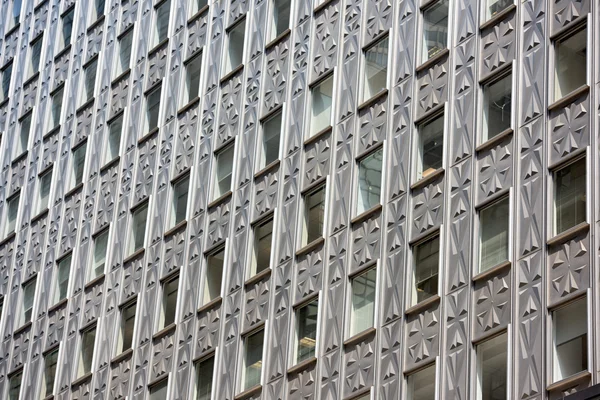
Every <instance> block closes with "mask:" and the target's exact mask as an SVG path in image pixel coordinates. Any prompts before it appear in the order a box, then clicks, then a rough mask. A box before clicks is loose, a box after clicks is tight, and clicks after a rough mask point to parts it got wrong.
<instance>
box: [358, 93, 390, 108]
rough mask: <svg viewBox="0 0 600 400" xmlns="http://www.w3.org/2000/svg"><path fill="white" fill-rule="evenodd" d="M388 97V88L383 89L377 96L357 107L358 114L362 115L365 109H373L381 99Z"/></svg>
mask: <svg viewBox="0 0 600 400" xmlns="http://www.w3.org/2000/svg"><path fill="white" fill-rule="evenodd" d="M387 95H388V90H387V88H383V89H381V90H380V91H379V92H377V93H376V94H375V95H373V96H371V97H370V98H368V99H367V100H365V101H363V102H362V103H361V104H359V105H358V107H356V112H357V113H360V112H361V111H363V110H364V109H366V108H369V107H371V106H372V105H374V104H376V103H377V102H378V101H380V100H381V99H383V98H385V97H387Z"/></svg>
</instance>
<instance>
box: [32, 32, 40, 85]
mask: <svg viewBox="0 0 600 400" xmlns="http://www.w3.org/2000/svg"><path fill="white" fill-rule="evenodd" d="M41 55H42V37H41V36H40V38H39V39H37V40H36V41H35V42H33V43H32V44H31V71H30V72H31V74H30V76H31V75H33V74H35V73H36V72H38V71H39V70H40V58H41Z"/></svg>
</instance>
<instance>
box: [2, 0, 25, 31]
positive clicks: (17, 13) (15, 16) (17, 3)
mask: <svg viewBox="0 0 600 400" xmlns="http://www.w3.org/2000/svg"><path fill="white" fill-rule="evenodd" d="M22 2H23V1H22V0H13V2H12V15H11V17H10V19H9V20H8V27H7V28H6V31H5V32H8V31H9V30H10V29H12V28H14V27H15V26H17V25H18V24H19V20H20V19H21V3H22Z"/></svg>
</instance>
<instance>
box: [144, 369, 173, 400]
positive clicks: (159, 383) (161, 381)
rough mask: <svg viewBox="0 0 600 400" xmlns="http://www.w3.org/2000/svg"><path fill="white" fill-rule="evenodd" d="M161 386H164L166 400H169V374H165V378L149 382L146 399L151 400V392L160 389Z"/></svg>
mask: <svg viewBox="0 0 600 400" xmlns="http://www.w3.org/2000/svg"><path fill="white" fill-rule="evenodd" d="M162 385H165V390H166V395H167V399H169V393H170V389H171V382H170V379H169V374H167V376H166V377H164V378H162V379H159V380H157V381H155V382H150V384H149V385H148V397H147V398H148V399H150V400H152V391H153V390H156V389H157V388H160V387H162Z"/></svg>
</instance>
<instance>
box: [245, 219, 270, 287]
mask: <svg viewBox="0 0 600 400" xmlns="http://www.w3.org/2000/svg"><path fill="white" fill-rule="evenodd" d="M272 241H273V219H272V218H269V219H268V220H266V221H263V222H260V223H258V224H256V225H255V226H254V249H253V253H252V264H251V270H250V276H254V275H256V274H258V273H259V272H262V271H264V270H265V269H267V268H269V266H270V265H271V244H272Z"/></svg>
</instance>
